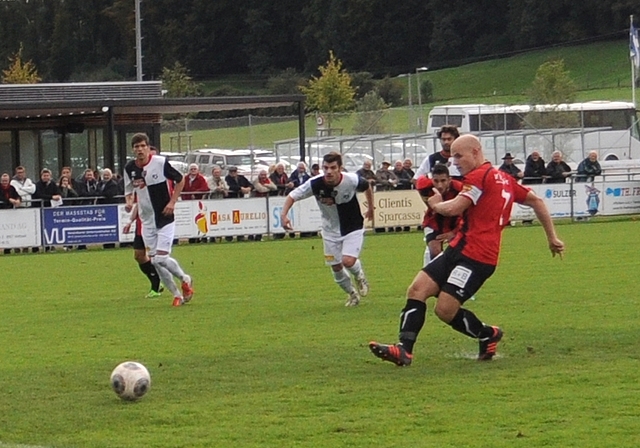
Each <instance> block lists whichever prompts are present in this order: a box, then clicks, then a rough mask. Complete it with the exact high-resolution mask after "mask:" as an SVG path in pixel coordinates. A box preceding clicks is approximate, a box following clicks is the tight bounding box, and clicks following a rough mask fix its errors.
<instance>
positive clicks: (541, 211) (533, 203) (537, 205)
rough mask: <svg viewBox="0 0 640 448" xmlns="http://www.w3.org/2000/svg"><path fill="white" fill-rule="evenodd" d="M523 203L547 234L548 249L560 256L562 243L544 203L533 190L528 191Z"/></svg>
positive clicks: (554, 254)
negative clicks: (534, 215)
mask: <svg viewBox="0 0 640 448" xmlns="http://www.w3.org/2000/svg"><path fill="white" fill-rule="evenodd" d="M522 204H523V205H528V206H529V207H531V208H532V209H533V211H534V213H535V214H536V217H537V218H538V221H540V224H542V228H543V229H544V233H545V234H546V235H547V241H549V249H550V250H551V253H552V254H553V256H554V257H555V256H556V254H558V255H560V258H562V253H563V252H564V243H563V242H562V241H561V240H560V239H558V236H557V235H556V230H555V227H554V225H553V220H552V219H551V214H549V209H548V208H547V206H546V204H545V203H544V201H543V200H542V198H540V197H539V196H537V195H536V194H535V193H534V192H533V191H529V192H528V193H527V196H526V198H525V200H524V201H523V202H522Z"/></svg>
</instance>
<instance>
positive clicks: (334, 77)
mask: <svg viewBox="0 0 640 448" xmlns="http://www.w3.org/2000/svg"><path fill="white" fill-rule="evenodd" d="M318 70H320V77H315V76H312V77H311V79H310V80H309V83H308V86H302V87H301V88H300V90H302V93H304V94H305V95H307V107H308V108H309V109H310V110H317V111H319V112H321V113H326V114H327V125H328V127H329V129H330V128H331V122H332V121H333V115H334V114H335V113H337V112H344V111H347V110H349V109H351V107H353V98H354V96H355V94H356V91H355V89H354V88H353V86H352V85H351V76H350V75H349V73H347V72H346V71H345V70H343V69H342V61H340V60H339V59H336V57H335V55H334V54H333V51H329V60H328V61H327V64H326V65H324V66H320V67H318Z"/></svg>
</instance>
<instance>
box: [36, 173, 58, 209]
mask: <svg viewBox="0 0 640 448" xmlns="http://www.w3.org/2000/svg"><path fill="white" fill-rule="evenodd" d="M33 198H34V199H40V200H41V201H42V206H43V207H51V200H52V199H53V200H54V201H60V200H61V199H62V196H60V189H59V188H58V186H57V185H56V183H55V182H52V181H51V170H50V169H49V168H43V169H42V171H40V180H39V181H38V182H36V192H35V193H34V194H33Z"/></svg>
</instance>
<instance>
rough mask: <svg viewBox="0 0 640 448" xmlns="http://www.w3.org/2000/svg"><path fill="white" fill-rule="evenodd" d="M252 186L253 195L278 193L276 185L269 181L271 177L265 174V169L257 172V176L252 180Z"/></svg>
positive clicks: (260, 196)
mask: <svg viewBox="0 0 640 448" xmlns="http://www.w3.org/2000/svg"><path fill="white" fill-rule="evenodd" d="M253 188H254V190H255V196H256V197H258V198H263V197H266V196H275V195H276V194H278V187H276V185H275V184H274V183H273V182H271V179H269V176H267V170H262V171H260V173H258V178H257V179H256V180H254V181H253Z"/></svg>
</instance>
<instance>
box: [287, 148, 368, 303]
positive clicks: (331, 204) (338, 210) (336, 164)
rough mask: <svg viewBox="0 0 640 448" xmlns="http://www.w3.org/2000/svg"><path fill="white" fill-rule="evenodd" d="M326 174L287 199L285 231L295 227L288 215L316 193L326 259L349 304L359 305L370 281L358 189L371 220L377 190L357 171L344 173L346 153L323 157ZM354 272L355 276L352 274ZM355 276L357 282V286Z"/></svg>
mask: <svg viewBox="0 0 640 448" xmlns="http://www.w3.org/2000/svg"><path fill="white" fill-rule="evenodd" d="M322 171H323V174H319V175H317V176H314V177H312V178H311V179H309V180H308V181H307V182H305V183H303V184H302V185H300V186H299V187H298V188H296V189H294V190H293V191H292V192H291V193H289V195H288V196H287V198H286V199H285V201H284V206H283V208H282V214H281V217H280V218H281V221H282V227H283V228H284V229H285V230H293V228H292V226H291V220H290V219H289V217H288V216H287V214H288V213H289V210H290V209H291V207H292V206H293V203H294V202H295V201H300V200H302V199H305V198H308V197H311V196H314V197H315V198H316V200H317V202H318V206H319V207H320V212H321V213H322V241H323V245H324V258H325V260H326V263H327V264H328V265H330V266H331V269H332V271H333V278H334V280H335V281H336V283H337V284H338V285H339V286H340V288H342V289H343V290H344V291H345V292H346V293H347V294H349V297H348V298H347V302H346V303H345V305H346V306H356V305H358V304H359V303H360V296H366V295H367V293H368V292H369V282H368V281H367V277H366V276H365V274H364V271H363V270H362V264H361V263H360V251H361V250H362V243H363V240H364V238H363V237H364V219H363V217H362V213H361V211H360V203H359V202H358V198H357V197H356V193H357V192H358V191H361V192H364V194H365V196H366V198H367V212H366V214H365V216H366V218H367V219H368V220H371V219H373V193H372V191H371V186H370V184H369V182H367V181H366V180H365V179H363V178H361V177H360V176H358V175H357V174H355V173H345V172H342V156H341V155H340V154H339V153H337V152H330V153H329V154H326V155H325V156H324V158H323V159H322ZM349 274H351V275H349ZM351 276H353V278H354V279H355V281H356V284H357V290H356V288H355V287H354V286H353V282H352V281H351Z"/></svg>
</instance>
